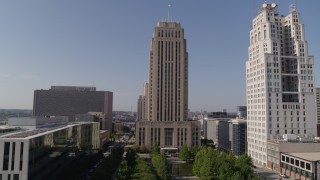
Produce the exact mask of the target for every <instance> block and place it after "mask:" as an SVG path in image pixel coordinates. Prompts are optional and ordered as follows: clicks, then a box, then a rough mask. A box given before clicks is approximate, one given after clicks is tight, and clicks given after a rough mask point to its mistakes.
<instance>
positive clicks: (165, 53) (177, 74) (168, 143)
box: [136, 22, 200, 149]
mask: <svg viewBox="0 0 320 180" xmlns="http://www.w3.org/2000/svg"><path fill="white" fill-rule="evenodd" d="M145 94H147V98H145V99H146V100H147V103H146V104H145V105H141V106H139V105H138V107H141V108H140V110H139V108H138V112H141V114H142V115H141V118H138V121H137V122H136V143H137V145H145V146H146V147H147V148H151V147H152V146H153V145H155V144H158V145H159V146H160V147H161V148H170V149H172V148H177V149H178V148H179V147H181V146H183V145H188V146H189V147H191V146H200V125H199V122H196V121H187V118H188V53H187V44H186V39H185V38H184V29H183V28H182V27H181V25H180V23H178V22H158V24H157V26H156V27H155V29H154V31H153V38H152V41H151V51H150V68H149V83H148V91H147V93H145ZM142 102H143V97H141V98H139V103H141V104H143V103H142ZM144 108H145V109H147V112H146V113H145V115H146V118H143V113H142V110H143V109H144Z"/></svg>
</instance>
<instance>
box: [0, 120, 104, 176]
mask: <svg viewBox="0 0 320 180" xmlns="http://www.w3.org/2000/svg"><path fill="white" fill-rule="evenodd" d="M87 148H88V149H99V148H100V138H99V123H85V122H82V123H73V124H66V125H50V126H47V127H45V126H44V127H41V128H37V129H30V130H26V129H24V130H19V131H16V132H11V133H6V134H2V135H0V154H1V156H0V177H1V178H0V179H18V180H27V179H46V178H48V177H51V178H53V179H54V177H55V176H57V175H59V172H61V170H63V169H65V168H67V166H69V165H70V164H71V163H72V162H73V161H74V158H75V157H74V156H75V154H76V153H77V152H79V151H78V150H81V149H82V150H84V149H87ZM71 156H72V157H71Z"/></svg>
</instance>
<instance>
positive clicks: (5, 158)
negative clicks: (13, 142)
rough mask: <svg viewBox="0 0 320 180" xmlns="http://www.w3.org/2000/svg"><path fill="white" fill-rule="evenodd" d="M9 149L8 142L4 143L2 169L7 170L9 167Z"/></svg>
mask: <svg viewBox="0 0 320 180" xmlns="http://www.w3.org/2000/svg"><path fill="white" fill-rule="evenodd" d="M9 151H10V142H5V143H4V151H3V168H2V170H4V171H7V170H8V169H9Z"/></svg>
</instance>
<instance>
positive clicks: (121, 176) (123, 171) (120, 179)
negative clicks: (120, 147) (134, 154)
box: [117, 160, 129, 180]
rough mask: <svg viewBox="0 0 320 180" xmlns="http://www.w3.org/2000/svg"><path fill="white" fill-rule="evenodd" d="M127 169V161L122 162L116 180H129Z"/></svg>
mask: <svg viewBox="0 0 320 180" xmlns="http://www.w3.org/2000/svg"><path fill="white" fill-rule="evenodd" d="M128 175H129V169H128V165H127V161H125V160H124V161H122V162H121V164H120V167H119V169H118V173H117V180H128V179H129V176H128Z"/></svg>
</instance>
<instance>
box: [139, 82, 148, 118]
mask: <svg viewBox="0 0 320 180" xmlns="http://www.w3.org/2000/svg"><path fill="white" fill-rule="evenodd" d="M148 92H149V83H145V84H144V85H143V92H142V95H140V96H139V99H138V113H137V120H146V119H148V117H149V115H148V112H149V108H148V104H149V101H148V98H149V97H148V96H149V95H148Z"/></svg>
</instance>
